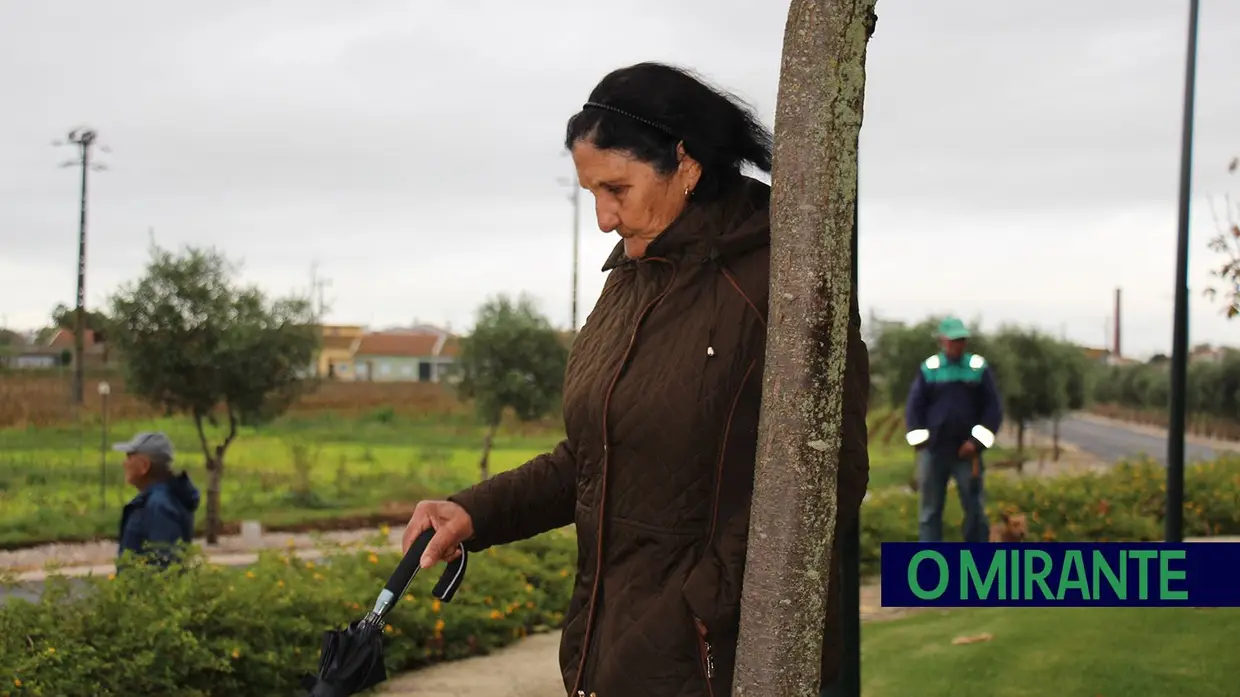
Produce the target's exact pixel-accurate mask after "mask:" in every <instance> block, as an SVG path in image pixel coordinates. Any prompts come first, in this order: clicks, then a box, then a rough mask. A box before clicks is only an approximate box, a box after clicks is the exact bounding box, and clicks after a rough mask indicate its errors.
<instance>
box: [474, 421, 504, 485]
mask: <svg viewBox="0 0 1240 697" xmlns="http://www.w3.org/2000/svg"><path fill="white" fill-rule="evenodd" d="M497 430H499V423H498V422H496V423H493V424H491V425H489V426H488V427H487V434H486V435H485V436H483V437H482V461H481V462H479V463H478V474H479V476H480V477H481V481H484V482H485V481H486V480H488V479H490V478H491V445H492V444H493V443H494V442H495V432H496V431H497Z"/></svg>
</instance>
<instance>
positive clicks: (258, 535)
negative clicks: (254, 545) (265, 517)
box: [241, 520, 263, 542]
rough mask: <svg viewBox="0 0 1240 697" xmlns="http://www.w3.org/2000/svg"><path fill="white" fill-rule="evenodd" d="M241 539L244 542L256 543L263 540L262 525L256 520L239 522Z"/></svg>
mask: <svg viewBox="0 0 1240 697" xmlns="http://www.w3.org/2000/svg"><path fill="white" fill-rule="evenodd" d="M241 539H242V540H245V541H246V542H258V541H260V540H261V539H263V524H262V523H260V522H258V521H257V520H243V521H241Z"/></svg>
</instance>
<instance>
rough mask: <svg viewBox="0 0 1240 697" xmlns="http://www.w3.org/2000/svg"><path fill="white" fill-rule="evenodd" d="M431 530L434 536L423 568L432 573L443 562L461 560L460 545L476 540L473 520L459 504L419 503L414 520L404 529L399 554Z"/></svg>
mask: <svg viewBox="0 0 1240 697" xmlns="http://www.w3.org/2000/svg"><path fill="white" fill-rule="evenodd" d="M428 528H434V530H435V536H434V537H432V538H431V541H430V544H428V545H426V551H425V552H424V553H423V554H422V560H421V567H422V568H423V569H429V568H430V567H432V566H434V565H435V564H436V563H438V562H441V561H445V562H448V561H452V560H453V559H456V558H457V557H458V556H460V553H461V549H460V545H461V543H462V542H465V541H466V540H468V539H469V538H471V537H473V536H474V519H473V518H472V517H470V515H469V511H466V510H465V509H464V508H463V507H462V506H461V505H460V504H456V503H452V502H451V501H419V502H418V505H417V506H415V507H414V509H413V516H412V517H410V518H409V524H408V525H406V526H405V535H404V539H402V540H401V546H400V551H401V554H404V553H406V552H408V551H409V548H410V547H411V546H412V545H413V541H414V540H416V539H418V535H421V534H422V533H423V532H424V531H425V530H427V529H428Z"/></svg>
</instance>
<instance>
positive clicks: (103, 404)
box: [99, 382, 112, 510]
mask: <svg viewBox="0 0 1240 697" xmlns="http://www.w3.org/2000/svg"><path fill="white" fill-rule="evenodd" d="M111 394H112V386H111V385H109V384H108V383H106V382H100V383H99V404H100V407H99V408H100V417H101V419H102V423H103V437H102V438H101V440H100V442H99V505H100V508H101V510H106V509H107V507H108V396H109V395H111Z"/></svg>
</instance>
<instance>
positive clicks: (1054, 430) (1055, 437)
mask: <svg viewBox="0 0 1240 697" xmlns="http://www.w3.org/2000/svg"><path fill="white" fill-rule="evenodd" d="M1051 460H1052V461H1054V462H1059V417H1058V416H1056V417H1055V422H1054V423H1053V424H1051Z"/></svg>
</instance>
